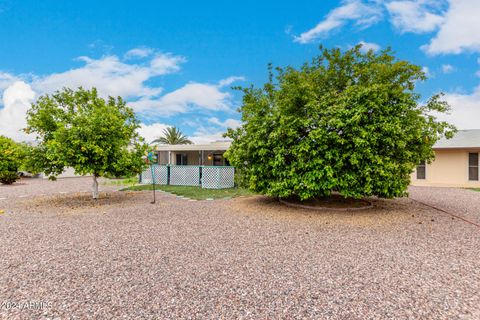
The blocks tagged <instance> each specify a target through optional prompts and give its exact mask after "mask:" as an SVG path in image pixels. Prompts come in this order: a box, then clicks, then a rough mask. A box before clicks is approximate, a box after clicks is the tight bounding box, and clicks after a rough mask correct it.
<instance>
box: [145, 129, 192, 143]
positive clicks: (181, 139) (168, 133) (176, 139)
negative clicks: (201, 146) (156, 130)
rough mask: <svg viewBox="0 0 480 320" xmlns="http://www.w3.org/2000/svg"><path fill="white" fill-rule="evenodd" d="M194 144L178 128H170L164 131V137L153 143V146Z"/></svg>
mask: <svg viewBox="0 0 480 320" xmlns="http://www.w3.org/2000/svg"><path fill="white" fill-rule="evenodd" d="M154 143H159V144H192V141H190V140H188V138H187V136H185V135H184V134H183V133H182V131H180V130H179V129H177V127H168V128H166V129H163V135H162V136H161V137H158V138H156V139H155V140H153V141H152V144H154Z"/></svg>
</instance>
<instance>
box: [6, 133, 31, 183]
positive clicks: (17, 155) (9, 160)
mask: <svg viewBox="0 0 480 320" xmlns="http://www.w3.org/2000/svg"><path fill="white" fill-rule="evenodd" d="M23 150H24V148H23V147H22V145H21V144H19V143H16V142H15V141H13V140H12V139H10V138H7V137H5V136H0V183H3V184H12V183H14V182H15V181H17V180H18V179H19V176H18V170H19V168H20V166H21V165H22V161H23V159H24V157H25V153H24V152H23Z"/></svg>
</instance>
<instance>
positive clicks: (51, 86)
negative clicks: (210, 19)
mask: <svg viewBox="0 0 480 320" xmlns="http://www.w3.org/2000/svg"><path fill="white" fill-rule="evenodd" d="M79 60H81V61H83V62H84V63H85V65H84V66H81V67H79V68H76V69H71V70H68V71H65V72H60V73H53V74H50V75H47V76H44V77H36V78H35V79H34V80H33V82H32V87H33V88H34V89H35V91H37V92H41V93H51V92H54V91H56V90H60V89H61V88H63V87H69V88H78V87H80V86H83V87H84V88H91V87H96V88H97V89H98V92H99V94H100V95H102V96H107V95H111V96H122V97H124V98H126V99H128V98H131V97H138V96H142V97H145V96H155V95H158V94H159V93H160V92H161V91H162V89H161V88H155V87H153V88H152V87H149V86H147V85H146V84H145V82H146V81H147V80H149V79H151V78H152V77H156V76H160V75H165V74H169V73H172V72H175V71H178V70H179V68H180V66H179V64H180V63H181V62H183V58H182V57H178V56H173V55H171V54H159V55H156V56H155V57H154V58H153V59H151V61H150V62H149V63H148V64H144V63H138V64H128V63H125V62H123V61H121V60H120V59H119V58H118V57H116V56H106V57H103V58H100V59H97V60H96V59H91V58H89V57H80V58H79Z"/></svg>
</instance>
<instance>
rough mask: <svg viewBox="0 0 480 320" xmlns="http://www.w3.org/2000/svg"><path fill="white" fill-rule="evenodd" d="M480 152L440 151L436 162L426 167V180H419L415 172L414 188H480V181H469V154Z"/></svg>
mask: <svg viewBox="0 0 480 320" xmlns="http://www.w3.org/2000/svg"><path fill="white" fill-rule="evenodd" d="M469 152H479V150H478V149H477V150H466V149H439V150H435V160H434V161H433V162H432V163H430V164H428V163H427V166H426V179H424V180H417V172H416V170H414V172H413V173H412V176H411V180H412V185H414V186H435V187H464V188H469V187H480V181H469V180H468V153H469Z"/></svg>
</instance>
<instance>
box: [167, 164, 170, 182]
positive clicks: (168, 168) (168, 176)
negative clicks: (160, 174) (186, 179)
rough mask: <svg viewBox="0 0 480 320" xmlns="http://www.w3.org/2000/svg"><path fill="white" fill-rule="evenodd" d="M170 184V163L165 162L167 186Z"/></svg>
mask: <svg viewBox="0 0 480 320" xmlns="http://www.w3.org/2000/svg"><path fill="white" fill-rule="evenodd" d="M168 185H170V165H169V164H167V186H168Z"/></svg>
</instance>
